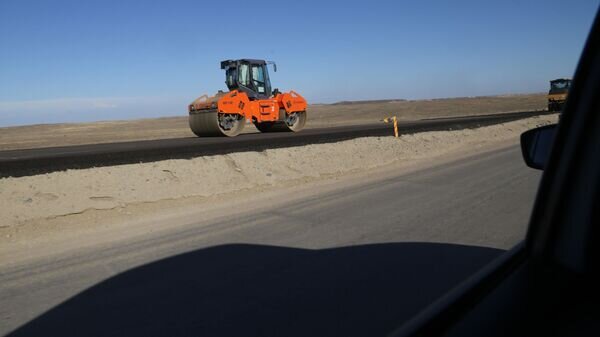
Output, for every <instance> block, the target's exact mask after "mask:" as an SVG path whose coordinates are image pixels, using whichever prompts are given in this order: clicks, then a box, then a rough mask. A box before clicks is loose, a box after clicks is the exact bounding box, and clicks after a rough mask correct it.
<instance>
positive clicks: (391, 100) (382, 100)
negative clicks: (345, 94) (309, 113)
mask: <svg viewBox="0 0 600 337" xmlns="http://www.w3.org/2000/svg"><path fill="white" fill-rule="evenodd" d="M393 102H406V100H405V99H372V100H364V101H340V102H335V103H331V104H329V105H347V104H371V103H393Z"/></svg>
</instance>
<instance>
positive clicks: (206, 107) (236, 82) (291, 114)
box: [188, 59, 307, 137]
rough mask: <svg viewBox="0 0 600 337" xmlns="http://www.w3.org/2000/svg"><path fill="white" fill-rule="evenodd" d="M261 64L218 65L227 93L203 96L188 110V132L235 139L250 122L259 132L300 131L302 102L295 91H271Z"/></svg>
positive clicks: (303, 115)
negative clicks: (222, 74) (223, 73)
mask: <svg viewBox="0 0 600 337" xmlns="http://www.w3.org/2000/svg"><path fill="white" fill-rule="evenodd" d="M269 64H272V65H273V70H275V71H277V66H276V65H275V63H273V62H267V61H264V60H253V59H241V60H225V61H222V62H221V69H223V70H225V84H226V85H227V88H228V89H229V92H227V93H225V92H222V91H219V92H218V93H217V94H216V95H214V96H212V97H209V96H207V95H203V96H201V97H199V98H198V99H196V100H195V101H194V102H192V103H191V104H190V105H189V107H188V111H189V123H190V128H191V129H192V131H193V132H194V133H195V134H196V135H197V136H230V137H231V136H237V135H238V134H239V133H240V132H242V130H243V129H244V126H245V124H246V121H251V122H252V123H253V124H254V125H255V126H256V128H257V129H258V130H259V131H261V132H274V131H293V132H297V131H300V130H301V129H302V128H303V127H304V125H305V123H306V106H307V104H306V100H305V99H304V98H303V97H302V96H300V95H299V94H298V93H296V92H295V91H290V92H287V93H281V92H279V90H278V89H275V90H272V87H271V81H270V79H269V72H268V69H267V66H268V65H269Z"/></svg>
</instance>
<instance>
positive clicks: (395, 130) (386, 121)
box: [383, 116, 398, 138]
mask: <svg viewBox="0 0 600 337" xmlns="http://www.w3.org/2000/svg"><path fill="white" fill-rule="evenodd" d="M383 122H384V123H389V122H393V123H394V137H396V138H398V119H397V118H396V116H394V117H390V118H386V119H384V120H383Z"/></svg>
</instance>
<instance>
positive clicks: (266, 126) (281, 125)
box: [254, 110, 306, 132]
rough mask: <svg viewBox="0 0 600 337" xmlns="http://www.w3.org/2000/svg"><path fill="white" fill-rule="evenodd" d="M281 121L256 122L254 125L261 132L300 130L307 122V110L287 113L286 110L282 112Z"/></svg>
mask: <svg viewBox="0 0 600 337" xmlns="http://www.w3.org/2000/svg"><path fill="white" fill-rule="evenodd" d="M280 116H281V119H282V120H283V121H281V122H262V123H258V122H254V126H256V128H257V129H258V130H259V131H260V132H290V131H291V132H298V131H300V130H302V129H303V128H304V125H305V124H306V111H298V112H292V113H291V114H287V113H286V112H285V110H281V112H280Z"/></svg>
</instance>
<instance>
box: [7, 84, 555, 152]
mask: <svg viewBox="0 0 600 337" xmlns="http://www.w3.org/2000/svg"><path fill="white" fill-rule="evenodd" d="M545 106H546V95H545V94H530V95H508V96H490V97H471V98H448V99H434V100H417V101H406V100H387V101H363V102H342V103H336V104H315V105H311V106H309V108H308V113H309V119H308V123H307V127H308V128H311V127H313V128H314V127H330V126H341V125H352V124H365V123H377V122H378V121H379V120H381V119H383V118H386V117H391V116H392V115H396V116H397V117H398V118H399V119H400V120H418V119H425V118H440V117H455V116H468V115H479V114H491V113H501V112H513V111H531V110H542V109H544V108H545ZM184 108H185V107H183V108H182V109H183V110H182V114H183V115H184V116H182V117H169V118H156V119H141V120H131V121H107V122H95V123H77V124H75V123H74V124H50V125H31V126H19V127H8V128H0V151H1V150H12V149H24V148H40V147H50V146H66V145H77V144H93V143H107V142H120V141H133V140H147V139H164V138H180V137H195V136H194V134H193V133H192V132H191V131H190V129H189V126H188V122H187V115H185V109H184ZM245 132H258V131H257V130H256V129H255V128H254V127H253V126H252V125H248V126H247V127H246V130H245Z"/></svg>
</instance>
